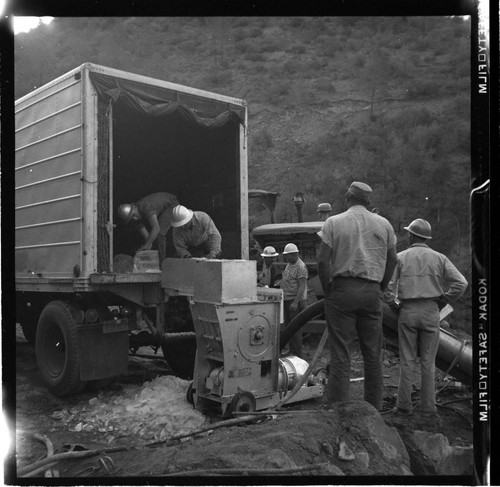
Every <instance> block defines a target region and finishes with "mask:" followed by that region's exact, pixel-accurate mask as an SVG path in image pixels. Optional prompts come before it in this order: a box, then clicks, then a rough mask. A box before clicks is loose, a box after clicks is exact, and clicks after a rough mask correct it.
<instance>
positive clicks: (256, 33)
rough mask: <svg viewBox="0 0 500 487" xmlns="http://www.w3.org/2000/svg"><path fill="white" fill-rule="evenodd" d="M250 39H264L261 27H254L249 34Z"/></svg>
mask: <svg viewBox="0 0 500 487" xmlns="http://www.w3.org/2000/svg"><path fill="white" fill-rule="evenodd" d="M248 36H249V37H253V38H255V37H262V29H261V28H260V27H252V28H251V29H250V31H249V33H248Z"/></svg>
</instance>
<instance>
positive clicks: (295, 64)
mask: <svg viewBox="0 0 500 487" xmlns="http://www.w3.org/2000/svg"><path fill="white" fill-rule="evenodd" d="M283 68H284V70H285V72H287V73H289V74H295V73H298V72H300V71H302V70H303V65H302V63H301V62H300V61H298V60H290V61H287V62H286V63H285V65H284V66H283Z"/></svg>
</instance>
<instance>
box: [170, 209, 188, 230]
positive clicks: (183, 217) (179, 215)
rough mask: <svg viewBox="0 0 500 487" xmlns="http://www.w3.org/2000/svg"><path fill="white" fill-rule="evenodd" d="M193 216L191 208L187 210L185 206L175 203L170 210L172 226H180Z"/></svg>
mask: <svg viewBox="0 0 500 487" xmlns="http://www.w3.org/2000/svg"><path fill="white" fill-rule="evenodd" d="M191 218H193V210H189V209H188V208H186V207H185V206H182V205H177V206H175V207H174V209H173V210H172V226H173V227H174V228H177V227H182V225H185V224H186V223H188V222H189V221H191Z"/></svg>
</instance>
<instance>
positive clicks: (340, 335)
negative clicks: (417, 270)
mask: <svg viewBox="0 0 500 487" xmlns="http://www.w3.org/2000/svg"><path fill="white" fill-rule="evenodd" d="M371 193H372V189H371V188H370V186H368V185H367V184H365V183H361V182H353V183H352V184H351V185H350V187H349V189H348V190H347V192H346V202H347V207H348V209H347V211H345V212H343V213H340V214H338V215H334V216H331V217H329V218H328V219H327V220H326V221H325V223H324V224H323V228H322V229H321V231H320V232H318V235H319V236H320V237H321V240H322V242H321V245H320V249H319V254H318V274H319V278H320V281H321V286H322V288H323V292H324V295H325V316H326V322H327V326H328V334H329V343H330V364H329V374H328V385H327V390H326V398H327V401H328V403H329V404H332V403H334V402H339V401H349V395H350V390H349V389H350V368H351V355H350V347H351V345H352V343H353V341H354V336H355V333H356V332H357V335H358V338H359V346H360V349H361V353H362V355H363V361H364V374H365V377H364V378H365V380H364V387H365V391H364V392H365V393H364V397H365V400H366V401H367V402H369V403H370V404H372V405H373V406H374V407H375V408H376V409H377V410H379V411H380V410H381V409H382V399H383V390H384V389H383V376H382V299H381V297H382V290H384V289H385V288H386V287H387V284H388V283H389V280H390V278H391V276H392V274H393V271H394V267H395V266H396V260H397V258H396V250H395V246H394V241H395V237H394V229H393V228H392V226H391V224H390V223H389V222H388V221H387V220H386V219H385V218H384V217H382V216H380V215H377V214H375V213H372V212H371V211H369V210H368V209H367V207H368V206H369V205H370V196H371Z"/></svg>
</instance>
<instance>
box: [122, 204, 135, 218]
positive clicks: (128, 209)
mask: <svg viewBox="0 0 500 487" xmlns="http://www.w3.org/2000/svg"><path fill="white" fill-rule="evenodd" d="M133 212H134V203H123V204H122V205H120V206H119V207H118V216H119V217H120V218H121V219H122V220H123V221H124V222H125V223H128V222H129V221H130V220H131V219H132V213H133Z"/></svg>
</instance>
